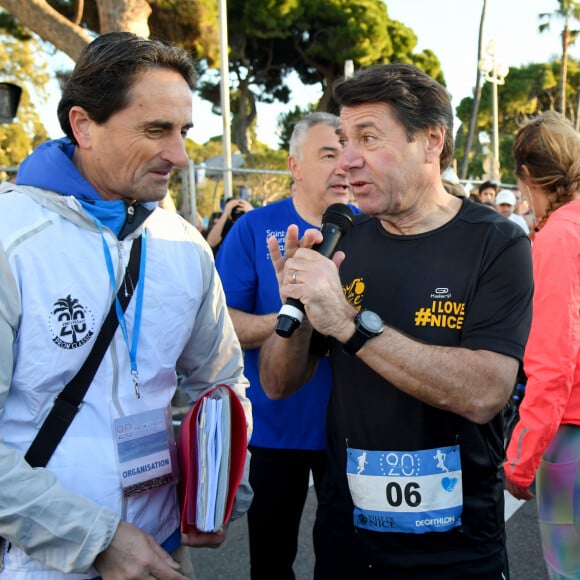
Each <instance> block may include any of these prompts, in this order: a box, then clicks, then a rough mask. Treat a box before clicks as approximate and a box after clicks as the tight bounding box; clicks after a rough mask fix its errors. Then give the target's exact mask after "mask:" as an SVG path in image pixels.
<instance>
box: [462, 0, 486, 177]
mask: <svg viewBox="0 0 580 580" xmlns="http://www.w3.org/2000/svg"><path fill="white" fill-rule="evenodd" d="M486 8H487V0H483V7H482V9H481V18H480V20H479V37H478V41H477V73H476V76H475V89H474V91H473V102H472V104H471V115H470V117H469V129H468V131H467V139H466V141H465V150H464V152H463V159H462V160H461V167H460V168H459V179H466V178H467V168H468V166H469V154H470V153H471V146H472V143H473V135H474V134H475V124H476V122H477V112H478V110H479V101H480V99H481V71H480V70H479V61H480V60H481V54H482V52H483V25H484V23H485V11H486Z"/></svg>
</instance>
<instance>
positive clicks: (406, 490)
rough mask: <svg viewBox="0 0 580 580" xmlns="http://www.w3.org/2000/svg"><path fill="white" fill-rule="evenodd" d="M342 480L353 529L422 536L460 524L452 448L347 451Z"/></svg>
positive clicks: (456, 466) (456, 452)
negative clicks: (350, 504) (345, 482)
mask: <svg viewBox="0 0 580 580" xmlns="http://www.w3.org/2000/svg"><path fill="white" fill-rule="evenodd" d="M347 478H348V485H349V488H350V494H351V497H352V501H353V503H354V514H353V515H354V525H355V526H356V527H358V528H364V529H367V530H372V531H373V532H397V533H407V534H425V533H427V532H447V531H449V530H451V529H452V528H456V527H458V526H460V525H461V512H462V509H463V487H462V483H461V459H460V455H459V446H458V445H454V446H452V447H439V448H435V449H425V450H422V451H365V450H363V449H354V448H348V449H347Z"/></svg>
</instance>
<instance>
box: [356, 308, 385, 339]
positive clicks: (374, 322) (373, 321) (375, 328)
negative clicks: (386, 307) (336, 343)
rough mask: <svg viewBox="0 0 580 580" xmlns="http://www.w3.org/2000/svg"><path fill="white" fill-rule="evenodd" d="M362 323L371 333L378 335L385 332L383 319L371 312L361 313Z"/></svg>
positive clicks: (364, 311)
mask: <svg viewBox="0 0 580 580" xmlns="http://www.w3.org/2000/svg"><path fill="white" fill-rule="evenodd" d="M359 320H360V323H361V325H362V326H363V327H364V328H365V329H366V330H368V331H369V332H371V333H373V334H376V333H379V332H381V331H382V330H383V321H382V319H381V317H380V316H379V315H378V314H377V313H376V312H372V311H371V310H363V311H362V312H361V313H360V319H359Z"/></svg>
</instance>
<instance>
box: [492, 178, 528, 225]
mask: <svg viewBox="0 0 580 580" xmlns="http://www.w3.org/2000/svg"><path fill="white" fill-rule="evenodd" d="M515 206H516V196H515V194H514V193H513V192H512V191H510V190H509V189H502V190H500V191H498V193H497V195H496V196H495V207H496V208H497V211H499V213H501V215H503V216H504V217H506V218H507V219H508V220H510V221H512V222H514V224H517V225H518V226H520V228H522V230H524V232H526V235H527V236H529V235H530V228H529V227H528V224H527V222H526V220H525V219H524V218H523V217H522V216H521V215H518V214H516V213H514V208H515Z"/></svg>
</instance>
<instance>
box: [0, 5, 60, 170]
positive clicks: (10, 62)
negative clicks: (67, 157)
mask: <svg viewBox="0 0 580 580" xmlns="http://www.w3.org/2000/svg"><path fill="white" fill-rule="evenodd" d="M0 16H5V14H4V13H0ZM2 22H3V26H4V28H3V30H5V31H6V32H4V33H0V70H1V71H2V74H1V75H0V82H12V83H15V84H17V85H19V86H20V87H22V96H21V98H20V105H19V107H18V115H17V118H16V120H15V121H14V122H13V123H8V124H4V125H0V166H10V167H14V166H17V165H18V164H19V163H20V162H21V161H22V160H23V159H24V158H25V157H26V156H27V155H28V154H29V153H30V152H31V151H32V149H33V148H34V147H36V146H37V145H39V144H40V143H42V142H43V141H46V140H47V139H48V133H47V131H46V129H45V127H44V125H43V124H42V123H41V121H40V117H39V115H38V112H37V111H36V109H35V107H34V105H33V104H32V102H31V100H30V94H31V92H32V91H34V92H35V94H36V95H37V96H38V97H39V98H40V99H41V100H43V99H45V98H46V86H47V83H48V79H49V76H48V72H47V65H46V60H45V59H44V57H43V55H42V46H41V44H40V42H39V40H38V39H37V38H36V37H35V36H31V35H30V34H28V35H26V34H25V32H24V31H21V30H20V29H19V27H18V26H16V27H15V28H11V27H10V19H4V20H3V21H2ZM12 32H15V34H16V36H13V35H12Z"/></svg>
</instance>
